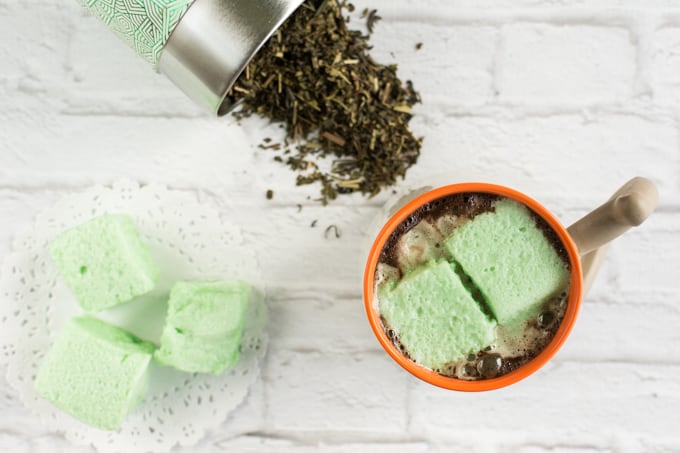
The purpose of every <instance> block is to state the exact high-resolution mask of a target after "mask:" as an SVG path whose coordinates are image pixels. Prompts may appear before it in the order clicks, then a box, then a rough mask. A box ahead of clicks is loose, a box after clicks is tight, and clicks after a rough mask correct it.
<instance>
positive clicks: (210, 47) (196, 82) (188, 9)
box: [76, 0, 303, 115]
mask: <svg viewBox="0 0 680 453" xmlns="http://www.w3.org/2000/svg"><path fill="white" fill-rule="evenodd" d="M76 1H78V3H80V4H81V5H83V6H84V7H85V8H87V9H89V10H90V11H91V12H92V14H94V15H95V16H97V17H98V18H99V19H101V20H102V22H104V23H105V24H106V25H107V26H108V27H109V29H111V30H112V31H113V32H114V33H116V34H117V35H118V36H120V37H121V38H122V39H123V41H125V42H126V43H128V45H129V46H130V47H132V48H133V49H134V51H135V52H136V53H137V54H138V55H139V56H140V57H142V58H143V59H144V60H146V61H147V62H149V63H150V64H151V65H152V66H153V68H154V69H155V70H156V71H158V72H160V73H161V74H164V75H165V76H166V77H168V78H169V79H170V80H171V81H172V82H173V83H174V84H175V85H177V86H178V87H179V88H180V89H181V90H182V91H184V93H186V94H187V96H189V97H190V98H191V99H192V100H194V102H196V103H197V104H199V105H200V106H202V107H204V108H206V109H208V110H210V111H211V112H213V113H216V114H218V115H221V114H225V113H227V112H228V111H229V110H230V109H231V108H232V107H233V105H232V103H231V102H230V99H229V97H228V96H227V94H228V93H229V90H230V89H231V87H232V85H233V84H234V83H235V82H236V79H237V78H238V77H239V75H240V74H241V72H242V71H243V70H244V69H245V67H246V65H247V64H248V62H249V61H250V59H251V58H252V57H253V56H254V55H255V53H256V52H257V51H258V50H259V49H260V48H261V47H262V46H263V45H264V43H265V42H267V40H268V39H269V37H270V36H271V35H272V34H273V33H274V32H275V31H276V30H277V29H278V28H279V27H280V26H281V24H282V23H283V22H284V21H285V20H286V19H287V18H288V16H290V15H291V14H292V13H293V12H294V11H295V10H296V9H297V8H298V7H299V6H300V4H302V2H303V0H76Z"/></svg>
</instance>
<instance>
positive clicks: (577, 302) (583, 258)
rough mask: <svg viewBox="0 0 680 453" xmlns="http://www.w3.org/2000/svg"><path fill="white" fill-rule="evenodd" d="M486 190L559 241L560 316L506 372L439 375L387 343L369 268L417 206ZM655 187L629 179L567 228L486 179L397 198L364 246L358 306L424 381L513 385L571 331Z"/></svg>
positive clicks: (649, 205)
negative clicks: (565, 273) (525, 211)
mask: <svg viewBox="0 0 680 453" xmlns="http://www.w3.org/2000/svg"><path fill="white" fill-rule="evenodd" d="M471 192H476V193H487V194H493V195H498V196H501V197H505V198H509V199H512V200H515V201H517V202H519V203H521V204H524V205H525V206H527V207H528V208H529V209H531V210H532V211H533V212H534V213H536V214H537V215H539V216H540V217H541V218H543V219H544V220H545V221H546V222H547V223H548V225H549V226H550V227H551V228H552V229H553V230H554V231H555V233H556V234H557V236H558V237H559V239H560V240H561V242H562V244H563V245H564V247H565V249H566V251H567V254H568V257H569V261H570V263H571V284H570V287H569V294H568V299H567V308H566V312H565V315H564V318H563V320H562V322H561V324H560V326H559V328H558V330H557V332H556V333H555V335H554V337H553V338H552V340H551V341H550V342H549V343H548V344H547V346H546V347H545V348H544V349H543V350H542V351H541V352H540V353H538V355H537V356H536V357H534V358H533V359H531V360H530V361H529V362H527V363H526V364H524V365H522V366H520V367H519V368H517V369H516V370H514V371H510V372H509V373H507V374H504V375H501V376H498V377H494V378H489V379H481V380H475V381H468V380H464V379H458V378H455V377H448V376H444V375H441V374H439V373H437V372H435V371H433V370H430V369H429V368H426V367H423V366H421V365H418V364H417V363H415V362H413V361H412V360H410V359H409V358H407V357H406V356H405V355H404V354H402V353H401V352H400V350H399V349H398V348H397V347H396V346H395V345H394V344H393V343H392V341H391V340H390V339H389V338H388V336H387V334H386V333H385V330H384V329H383V326H382V323H381V321H380V313H379V312H378V308H377V304H376V303H375V294H374V289H375V273H376V268H377V265H378V261H379V258H380V255H381V252H382V250H383V248H384V247H385V244H386V242H387V240H388V239H389V237H390V235H391V234H392V232H393V231H394V230H395V228H397V227H398V226H399V225H400V224H401V223H402V222H404V221H405V220H406V219H407V218H408V217H409V216H410V215H411V214H412V213H413V212H414V211H415V210H416V209H418V208H419V207H421V206H423V205H425V204H427V203H430V202H432V201H435V200H437V199H440V198H442V197H445V196H449V195H454V194H460V193H471ZM657 203H658V192H657V189H656V186H655V185H654V184H653V183H652V182H651V181H649V180H648V179H644V178H640V177H637V178H634V179H632V180H630V181H629V182H627V183H626V184H625V185H624V186H623V187H621V188H620V189H619V190H618V191H617V192H616V193H615V194H614V195H613V196H612V197H611V198H610V199H609V200H608V201H607V202H605V203H604V204H603V205H602V206H600V207H599V208H597V209H595V210H594V211H592V212H591V213H589V214H588V215H586V216H585V217H583V218H582V219H581V220H579V221H577V222H576V223H575V224H573V225H572V226H570V227H569V228H565V227H564V226H562V224H561V223H560V222H559V220H558V219H557V218H556V217H555V216H554V215H553V214H552V213H551V212H550V211H549V210H548V209H546V208H545V207H543V206H542V205H541V204H540V203H538V202H537V201H536V200H534V199H532V198H530V197H529V196H527V195H525V194H524V193H522V192H519V191H517V190H514V189H511V188H509V187H505V186H500V185H495V184H488V183H479V182H471V183H462V184H454V185H449V186H444V187H440V188H437V189H434V190H429V191H427V192H425V193H420V194H418V195H416V196H415V198H413V199H411V200H410V201H404V199H402V200H400V202H398V204H400V206H398V207H396V209H395V210H394V213H393V214H391V216H390V217H389V220H388V221H387V223H385V225H384V226H383V227H382V229H381V230H380V232H379V233H378V235H377V237H376V239H375V241H374V242H373V245H372V247H371V249H370V253H369V256H368V260H367V263H366V268H365V272H364V306H365V309H366V314H367V316H368V321H369V323H370V325H371V328H372V329H373V332H374V333H375V336H376V337H377V339H378V341H379V342H380V344H381V345H382V347H383V348H384V349H385V351H386V352H387V353H388V354H389V355H390V356H391V357H392V358H393V359H394V360H395V361H396V362H397V363H398V364H399V365H401V366H402V367H403V368H404V369H405V370H406V371H408V372H410V373H411V374H413V375H414V376H416V377H417V378H419V379H421V380H423V381H425V382H428V383H430V384H433V385H436V386H439V387H442V388H446V389H449V390H458V391H466V392H478V391H487V390H495V389H499V388H501V387H505V386H508V385H511V384H514V383H516V382H518V381H520V380H522V379H524V378H526V377H528V376H529V375H531V374H533V373H534V372H536V371H537V370H538V369H540V368H541V367H542V366H543V365H545V364H546V363H547V362H548V361H549V360H550V359H551V358H552V357H553V356H554V355H555V354H556V353H557V351H558V350H559V349H560V348H561V347H562V345H563V344H564V342H565V341H566V339H567V337H568V336H569V333H570V332H571V330H572V328H573V326H574V323H575V322H576V318H577V315H578V312H579V309H580V306H581V301H582V299H583V296H584V294H585V293H587V291H588V290H589V289H590V287H591V286H592V284H593V281H594V279H595V275H596V274H597V272H598V270H599V268H600V266H601V264H602V262H603V260H604V257H605V255H606V252H607V248H608V245H609V243H610V242H611V241H612V240H613V239H615V238H616V237H618V236H620V235H621V234H623V233H624V232H625V231H627V230H628V229H630V228H631V227H632V226H637V225H640V224H641V223H642V222H644V220H645V219H646V218H647V217H649V215H651V213H652V212H653V211H654V210H655V209H656V206H657Z"/></svg>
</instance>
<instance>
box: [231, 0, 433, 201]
mask: <svg viewBox="0 0 680 453" xmlns="http://www.w3.org/2000/svg"><path fill="white" fill-rule="evenodd" d="M353 9H354V7H353V6H352V5H351V4H349V3H347V2H345V1H338V0H326V1H324V0H307V1H306V2H304V3H303V4H302V6H301V7H300V8H299V9H298V10H297V12H296V13H295V14H293V16H291V18H290V19H289V20H288V21H287V22H286V23H285V24H284V25H283V26H282V27H281V28H280V29H279V30H278V31H277V32H276V33H275V34H274V36H273V37H272V38H271V39H270V41H269V42H268V43H267V44H266V45H265V46H264V47H263V49H262V50H261V51H260V52H258V54H257V55H256V56H255V58H254V59H253V61H252V62H251V63H250V64H249V65H248V67H247V69H246V71H244V73H243V74H242V75H241V77H240V78H239V80H238V81H237V82H236V84H235V86H234V87H233V88H232V91H231V92H230V97H231V99H232V100H233V101H234V102H239V101H240V102H241V108H240V110H237V111H236V112H235V113H234V115H235V116H236V117H237V118H244V117H248V116H251V115H253V114H256V115H259V116H262V117H264V118H268V119H270V120H271V121H273V122H278V123H281V125H282V127H283V128H284V129H285V131H286V138H285V140H284V141H283V143H273V142H272V140H271V139H269V138H268V139H265V140H264V143H262V144H261V145H260V148H261V149H266V150H271V151H274V152H281V154H279V155H277V156H276V158H275V160H277V161H279V162H283V163H285V164H286V165H288V167H289V168H290V169H292V170H294V171H295V172H296V173H297V184H298V185H304V184H313V183H318V184H320V186H321V197H320V201H322V202H323V203H324V204H326V203H327V202H328V201H329V200H333V199H335V198H336V197H337V196H338V194H347V193H353V192H360V193H362V194H365V195H368V196H374V195H376V194H377V193H379V192H380V190H381V189H383V188H385V187H388V186H391V185H392V184H394V183H395V182H396V180H397V178H399V177H403V176H404V175H405V174H406V171H407V170H408V168H409V167H411V166H412V165H413V164H415V163H416V161H417V160H418V156H419V154H420V148H421V143H422V139H421V138H418V137H416V136H414V134H413V133H412V132H411V130H410V129H409V121H410V120H411V109H412V107H413V106H414V104H416V103H418V102H420V97H419V95H418V93H417V92H416V91H415V89H414V88H413V85H412V83H411V82H410V81H407V82H405V83H404V82H402V81H401V80H400V79H399V77H398V76H397V67H396V66H395V65H381V64H378V63H376V62H375V61H374V60H373V59H372V58H371V56H370V55H369V50H370V47H369V43H368V41H369V36H367V35H364V34H362V33H361V32H360V31H355V30H350V29H349V28H348V26H347V21H348V19H347V18H345V17H343V14H344V12H351V11H353ZM365 18H366V21H367V27H368V29H369V34H370V32H372V30H373V27H374V25H375V23H376V22H377V21H378V20H379V19H380V17H379V16H378V15H377V12H376V11H375V10H371V11H369V10H366V11H365ZM325 158H330V159H332V161H331V165H330V166H326V165H322V162H321V161H322V160H323V159H325ZM322 167H323V168H322ZM326 167H330V168H326Z"/></svg>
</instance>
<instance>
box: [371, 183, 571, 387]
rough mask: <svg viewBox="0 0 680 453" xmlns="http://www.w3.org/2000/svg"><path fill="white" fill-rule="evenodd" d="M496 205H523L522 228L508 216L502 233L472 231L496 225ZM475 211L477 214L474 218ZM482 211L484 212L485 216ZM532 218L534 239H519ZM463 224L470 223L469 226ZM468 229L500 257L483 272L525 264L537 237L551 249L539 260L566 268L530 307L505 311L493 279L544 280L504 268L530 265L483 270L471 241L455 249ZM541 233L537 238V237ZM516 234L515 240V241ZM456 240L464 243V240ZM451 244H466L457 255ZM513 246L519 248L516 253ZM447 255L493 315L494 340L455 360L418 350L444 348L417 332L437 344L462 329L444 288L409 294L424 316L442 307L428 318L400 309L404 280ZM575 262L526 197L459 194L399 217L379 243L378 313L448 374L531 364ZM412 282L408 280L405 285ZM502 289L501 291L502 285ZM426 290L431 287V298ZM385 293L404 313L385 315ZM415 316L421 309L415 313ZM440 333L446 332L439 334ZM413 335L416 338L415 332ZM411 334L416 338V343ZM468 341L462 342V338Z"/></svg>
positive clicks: (549, 333)
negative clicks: (446, 307) (448, 320)
mask: <svg viewBox="0 0 680 453" xmlns="http://www.w3.org/2000/svg"><path fill="white" fill-rule="evenodd" d="M497 207H499V209H500V207H502V209H503V210H504V211H508V209H510V210H511V211H512V210H514V211H512V212H513V215H515V214H514V213H515V212H520V211H521V213H523V215H524V217H525V219H524V222H525V223H524V224H522V225H518V227H517V229H518V231H517V234H515V233H514V232H510V233H508V231H509V230H512V228H513V227H514V224H512V223H510V224H509V225H510V227H507V225H505V224H503V225H502V228H500V227H499V228H496V230H500V234H499V235H494V236H493V237H488V238H485V237H483V235H482V234H481V233H477V232H476V231H475V229H477V230H478V231H486V230H484V229H483V228H482V227H481V226H480V227H479V228H477V227H476V225H482V224H486V225H492V226H491V230H490V231H492V232H493V231H495V230H493V222H494V221H495V220H494V219H495V216H499V217H498V218H499V219H501V216H502V214H498V213H497V212H496V211H497ZM478 217H480V219H478V220H475V219H477V218H478ZM482 217H484V218H483V219H482ZM499 221H501V220H499ZM527 224H529V225H530V227H529V229H532V230H533V241H534V242H530V240H529V239H527V240H526V241H527V242H522V241H524V240H525V237H526V236H527V234H528V233H527V232H526V231H525V230H527V226H526V225H527ZM464 230H467V231H465V232H464ZM470 231H472V232H473V233H471V234H475V235H476V236H474V238H475V239H476V240H477V241H478V243H479V244H482V245H481V246H480V253H479V256H480V257H482V258H483V257H485V256H487V257H488V256H498V257H499V258H498V260H497V261H491V262H489V263H488V264H486V265H485V266H486V267H484V269H483V270H484V271H485V272H486V271H487V270H490V271H495V270H496V269H495V268H496V267H498V268H499V269H502V268H503V266H505V267H517V266H516V265H511V264H512V263H515V264H516V263H518V262H519V263H520V266H519V267H522V266H524V265H525V263H524V262H523V259H524V258H522V257H524V256H525V255H526V249H527V247H528V248H529V249H530V250H529V251H530V252H532V251H533V249H538V248H539V247H534V245H533V244H535V243H536V244H538V243H539V242H540V244H539V245H541V246H543V249H544V250H548V251H547V252H546V253H547V254H549V255H551V258H552V260H549V259H545V260H543V257H544V256H547V255H546V253H543V255H541V256H538V258H537V259H538V262H537V265H541V266H543V265H544V262H550V263H552V264H553V267H555V268H557V269H556V271H555V272H557V274H559V275H561V276H562V277H561V279H560V280H559V283H554V284H553V285H552V286H551V287H549V289H546V290H545V291H544V293H541V296H540V300H539V299H536V301H535V302H533V305H532V306H531V308H527V309H526V313H524V312H523V311H521V310H520V312H521V314H518V315H517V318H515V317H514V315H512V314H511V315H507V314H505V313H506V310H504V307H503V301H502V298H501V299H499V298H498V297H496V296H495V295H494V291H495V293H496V294H498V293H499V290H498V288H496V287H495V286H496V283H498V285H499V286H500V287H501V288H504V287H507V285H510V287H514V286H518V285H520V286H521V285H524V286H526V288H527V289H528V290H533V287H532V286H535V285H534V283H536V284H538V285H540V284H541V282H540V281H537V282H533V281H531V278H528V279H527V278H525V279H524V281H523V280H522V279H516V280H518V281H517V282H515V281H512V282H504V281H502V279H503V278H507V275H513V276H514V275H520V276H526V275H529V276H531V273H524V274H521V270H520V271H519V272H520V274H516V273H515V274H513V273H512V272H514V269H510V270H509V272H510V273H509V274H503V273H502V272H497V273H498V275H499V277H498V278H499V280H498V281H497V282H495V281H494V280H493V279H491V280H490V279H489V278H486V275H482V274H480V273H479V272H477V273H475V266H476V264H475V263H474V261H475V260H476V259H477V258H478V257H477V255H476V253H475V250H474V247H473V246H470V247H467V248H466V247H463V248H462V249H461V246H458V249H456V246H455V244H453V245H452V242H453V243H455V242H456V239H455V237H456V235H457V234H459V235H463V234H466V233H470ZM537 237H538V242H536V238H537ZM452 238H454V239H452ZM504 238H510V239H511V240H509V241H505V242H507V244H506V243H505V242H504ZM512 241H515V242H514V244H515V245H513V242H512ZM518 241H519V242H518ZM458 242H460V243H465V242H464V241H463V240H459V241H458ZM527 244H529V245H527ZM504 247H505V248H504ZM452 250H462V252H459V253H460V254H459V255H458V254H456V255H458V256H454V253H452ZM514 253H518V254H522V255H521V256H520V257H517V256H515V257H513V254H514ZM530 255H531V254H529V256H530ZM484 259H486V258H484ZM513 260H514V261H513ZM526 261H527V263H526V265H527V266H529V268H530V267H531V266H532V264H531V263H530V259H527V260H526ZM442 262H446V263H450V265H451V268H452V269H454V272H455V275H454V274H453V273H452V276H453V278H455V279H459V280H460V284H462V287H464V288H465V290H466V291H467V293H468V295H466V296H465V297H466V298H467V299H469V301H470V302H469V303H470V304H472V305H474V304H476V305H477V306H478V308H479V310H480V311H481V312H482V313H483V314H484V316H485V317H486V318H488V320H489V321H490V322H492V323H493V325H494V326H493V341H490V342H489V341H486V343H488V344H486V343H479V344H478V348H477V349H473V350H469V351H465V354H464V356H462V357H461V356H455V355H452V356H451V357H450V360H446V361H444V360H441V359H440V360H430V361H428V360H419V359H418V357H419V356H420V357H431V356H438V357H439V356H440V355H439V354H437V351H436V350H435V351H429V350H428V345H427V344H425V346H423V341H421V339H419V338H418V335H419V334H422V337H424V338H426V337H428V336H430V337H433V338H434V340H433V343H432V345H431V346H432V348H433V349H436V348H437V347H438V346H437V344H436V342H437V341H442V338H445V337H446V338H448V337H447V336H448V335H453V336H454V337H455V336H456V334H458V335H459V336H460V332H463V331H465V328H466V326H462V327H461V326H460V325H459V324H455V323H452V324H450V325H448V324H447V325H444V326H442V323H441V319H440V318H441V317H442V315H441V313H442V311H441V306H436V305H437V304H439V299H437V297H439V296H437V294H438V292H437V291H439V290H440V288H433V287H431V286H430V287H427V286H425V287H420V288H419V291H415V293H414V294H416V296H412V295H411V294H409V295H408V298H413V297H415V299H414V302H413V304H415V305H418V313H419V314H422V313H423V312H424V314H422V316H427V313H428V312H429V313H434V312H437V313H438V314H437V317H435V318H433V319H432V320H431V323H430V324H428V321H427V320H425V321H423V320H422V319H420V320H415V321H414V322H411V320H410V319H408V316H406V315H404V314H403V313H404V311H408V310H409V307H408V303H404V302H403V300H402V299H403V297H402V299H399V297H401V296H399V291H400V286H401V283H402V280H403V281H408V283H407V284H408V285H411V286H413V285H417V284H418V282H417V281H416V280H417V279H418V278H420V279H421V280H423V278H422V275H423V274H424V273H425V272H429V269H426V268H428V266H429V267H432V266H433V265H432V263H442ZM468 263H472V264H468ZM570 269H571V266H570V263H569V258H568V254H567V251H566V249H565V247H564V245H563V244H562V242H561V240H560V239H559V237H558V235H557V234H556V233H555V231H554V230H553V229H552V228H551V227H550V226H549V225H548V223H547V222H546V221H545V220H544V219H542V218H541V217H540V216H538V215H537V214H535V213H534V212H533V211H531V210H530V209H529V208H528V207H526V206H525V205H523V204H521V203H518V202H516V201H514V200H510V199H508V198H504V197H501V196H498V195H494V194H487V193H461V194H454V195H449V196H445V197H442V198H439V199H436V200H434V201H432V202H429V203H427V204H425V205H423V206H421V207H419V208H418V209H416V210H415V211H413V212H412V213H411V214H410V215H409V216H408V217H407V218H406V219H405V220H404V221H403V222H402V223H401V224H399V225H398V226H397V227H396V228H395V230H394V231H393V232H392V234H391V235H390V236H389V238H388V240H387V241H386V243H385V246H384V247H383V249H382V251H381V254H380V259H379V264H378V266H377V268H376V273H375V282H376V287H375V294H376V301H375V303H376V306H377V307H378V310H379V312H380V314H381V322H382V327H383V329H384V331H385V333H386V335H387V336H388V338H389V339H390V341H392V343H393V344H394V345H395V346H396V347H397V349H399V350H400V351H401V352H402V354H404V355H405V356H406V357H407V358H409V359H411V360H413V361H414V362H416V363H418V364H419V365H421V366H425V367H427V368H431V369H432V370H434V371H435V372H437V373H439V374H442V375H444V376H450V377H455V378H459V379H465V380H479V379H488V378H493V377H498V376H501V375H503V374H506V373H509V372H511V371H513V370H515V369H517V368H519V367H521V366H522V365H524V364H526V363H527V362H529V361H530V360H531V359H533V358H534V357H536V356H537V355H538V354H539V353H540V352H541V351H542V350H543V349H544V348H545V347H546V346H547V345H548V344H549V343H550V341H551V340H552V339H553V337H554V336H555V334H556V332H557V330H558V329H559V326H560V324H561V322H562V320H563V318H564V316H565V312H566V308H567V300H568V292H569V283H570V281H569V280H568V277H567V279H565V278H564V276H565V275H566V276H568V275H569V274H570ZM539 274H540V272H539ZM412 276H417V277H412ZM493 278H495V276H494V277H493ZM540 278H541V276H540V275H538V276H537V279H538V280H540ZM423 281H425V280H423ZM430 281H432V280H430ZM407 284H404V286H406V285H407ZM457 284H458V283H457ZM504 285H505V286H504ZM513 285H514V286H513ZM417 288H418V287H417ZM500 292H501V293H502V291H500ZM402 293H403V291H402ZM418 293H421V294H422V297H423V300H419V297H420V296H418ZM429 293H432V294H431V295H430V296H431V297H429V298H428V295H429ZM395 294H396V295H395ZM383 295H384V296H383ZM388 296H389V297H388ZM468 296H469V297H468ZM447 297H448V295H445V297H444V299H445V298H447ZM382 299H385V300H388V299H389V300H397V301H398V302H397V303H399V304H402V306H401V307H400V308H399V310H400V311H399V313H400V314H399V316H398V317H393V320H392V322H390V320H389V319H388V318H389V317H390V316H388V315H391V313H392V312H393V311H394V310H389V311H388V310H387V309H385V311H383V305H382ZM409 300H411V299H409ZM472 301H474V302H472ZM409 303H410V302H409ZM444 303H445V302H442V304H444ZM404 304H405V305H406V306H404ZM428 304H429V305H428ZM433 304H434V305H435V306H433ZM523 310H524V309H523ZM414 313H415V312H414ZM444 313H446V312H444ZM404 316H406V320H404V319H405V318H404ZM414 316H419V315H415V314H414ZM432 316H434V315H432ZM445 316H447V315H445ZM451 316H453V317H454V318H455V317H456V316H457V313H456V312H455V309H452V313H451ZM508 316H512V319H511V320H508V319H510V318H508ZM397 318H399V319H397ZM416 325H418V326H421V327H420V329H421V330H422V331H420V332H419V331H415V332H414V331H413V330H414V329H415V327H414V326H416ZM430 325H432V328H431V329H430V328H429V326H430ZM422 326H426V327H422ZM467 328H468V329H470V326H467ZM475 328H476V327H475V326H472V331H473V332H474V331H475ZM409 329H410V331H409ZM442 329H443V330H442ZM456 329H460V331H459V332H456V331H455V330H456ZM442 333H443V334H444V335H441V334H442ZM414 338H415V340H413V339H414ZM487 338H488V336H487ZM409 342H411V345H410V344H409ZM463 343H464V344H465V342H463ZM418 348H420V349H421V350H423V349H424V350H425V352H424V353H423V352H421V351H418V350H417V349H418ZM421 362H423V363H421Z"/></svg>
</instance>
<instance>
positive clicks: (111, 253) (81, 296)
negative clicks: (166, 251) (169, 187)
mask: <svg viewBox="0 0 680 453" xmlns="http://www.w3.org/2000/svg"><path fill="white" fill-rule="evenodd" d="M49 248H50V253H51V255H52V259H53V260H54V263H55V264H56V267H57V270H58V271H59V273H60V274H61V276H62V277H63V279H64V281H65V282H66V285H67V286H68V287H69V288H70V289H71V291H73V294H74V295H75V297H76V299H77V300H78V302H79V303H80V305H81V306H82V307H83V309H85V310H86V311H88V312H91V313H96V312H99V311H101V310H104V309H106V308H109V307H113V306H115V305H118V304H121V303H123V302H127V301H129V300H131V299H133V298H135V297H137V296H140V295H142V294H145V293H147V292H149V291H151V290H152V289H153V287H154V286H155V283H156V281H157V280H158V274H159V272H158V269H157V267H156V265H155V264H154V263H153V262H152V260H151V255H150V253H149V250H148V248H147V246H146V245H145V244H144V243H143V242H142V241H141V239H140V238H139V235H138V233H137V229H136V227H135V225H134V223H133V221H132V219H131V218H130V217H128V216H126V215H104V216H102V217H97V218H95V219H93V220H91V221H89V222H87V223H85V224H83V225H80V226H78V227H75V228H72V229H70V230H67V231H65V232H64V233H62V234H60V235H59V236H58V237H57V238H55V239H54V240H53V241H51V242H50V247H49Z"/></svg>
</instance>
